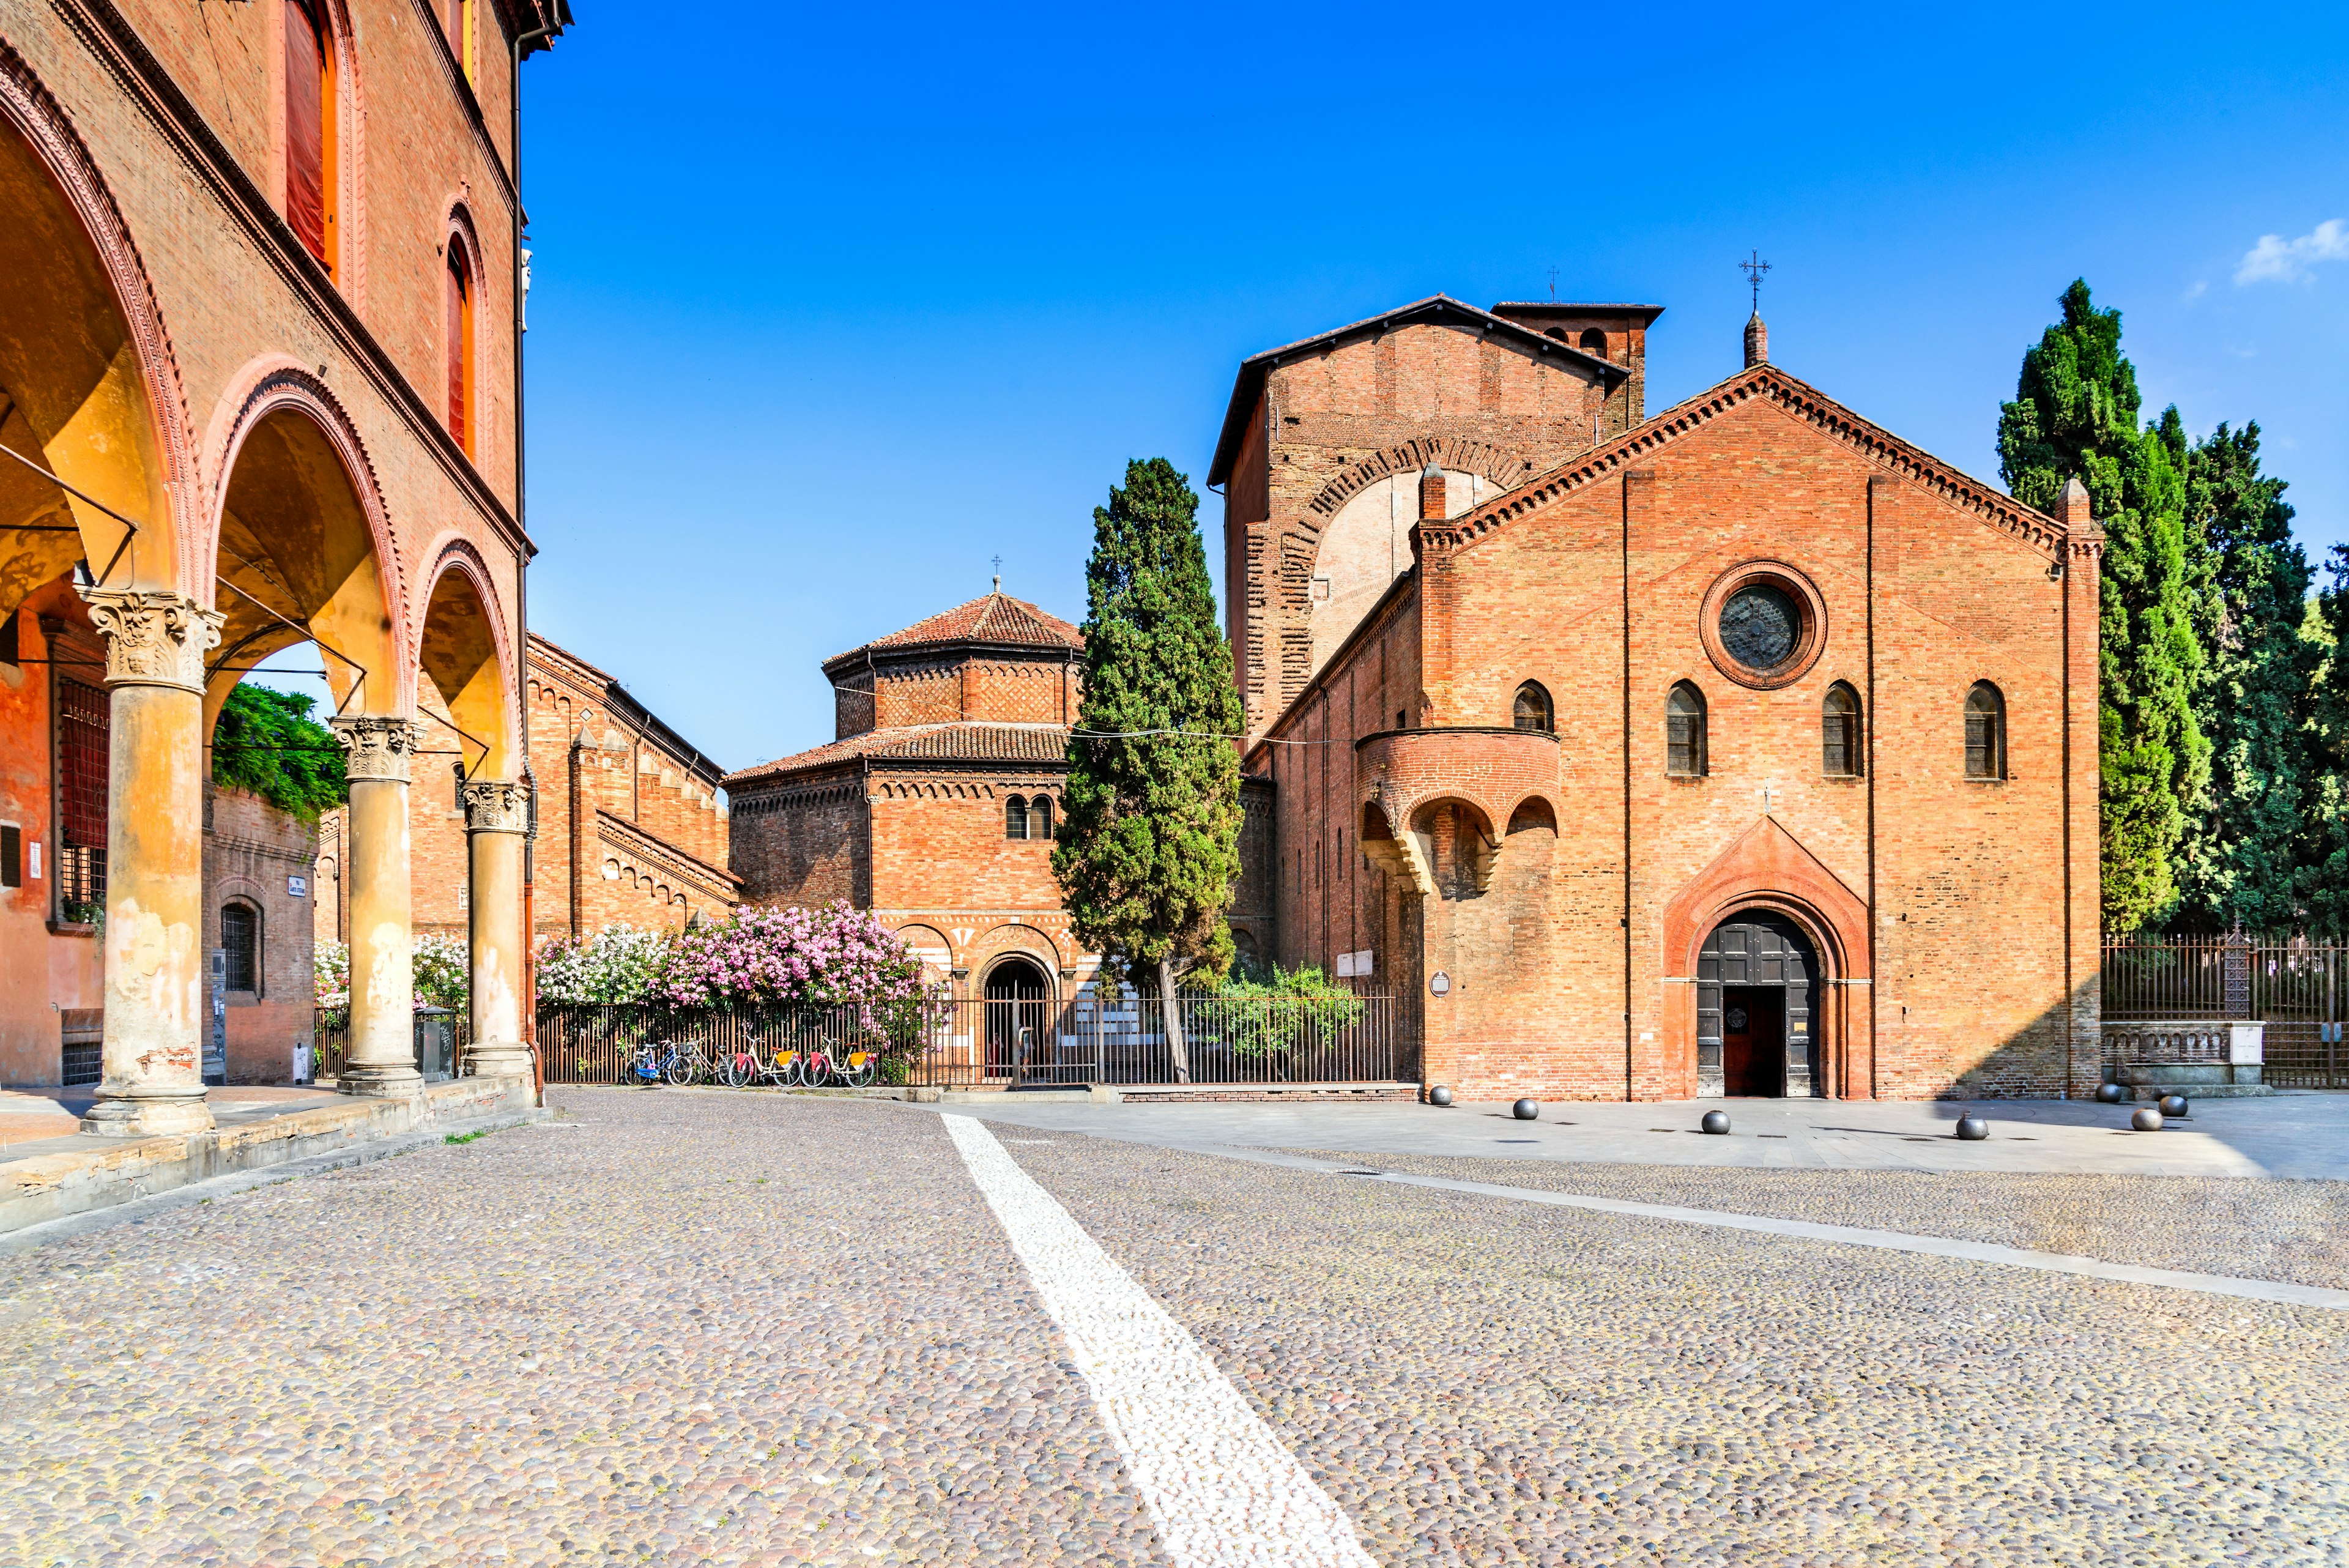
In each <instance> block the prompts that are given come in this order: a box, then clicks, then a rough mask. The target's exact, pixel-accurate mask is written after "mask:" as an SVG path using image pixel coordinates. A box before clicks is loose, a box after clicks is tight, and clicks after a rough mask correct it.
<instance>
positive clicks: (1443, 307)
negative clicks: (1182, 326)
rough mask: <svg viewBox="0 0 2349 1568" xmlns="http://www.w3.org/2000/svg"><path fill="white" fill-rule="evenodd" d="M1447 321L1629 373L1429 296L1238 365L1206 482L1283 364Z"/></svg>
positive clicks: (1228, 456) (1214, 478)
mask: <svg viewBox="0 0 2349 1568" xmlns="http://www.w3.org/2000/svg"><path fill="white" fill-rule="evenodd" d="M1659 308H1660V309H1661V306H1660V307H1659ZM1447 317H1448V318H1450V319H1453V320H1455V321H1457V322H1459V324H1460V325H1462V326H1464V327H1480V328H1482V329H1484V330H1485V331H1488V332H1496V333H1502V334H1506V335H1507V336H1509V337H1514V338H1517V339H1521V340H1522V341H1523V343H1524V345H1525V346H1526V348H1533V349H1535V350H1537V352H1540V353H1543V354H1561V355H1563V356H1565V358H1567V359H1568V361H1572V362H1578V363H1580V364H1582V365H1585V366H1588V367H1589V368H1590V369H1594V370H1597V371H1599V374H1600V376H1601V377H1602V378H1605V377H1612V378H1614V379H1616V380H1618V381H1619V380H1622V379H1625V378H1627V377H1629V376H1630V374H1631V372H1630V369H1629V368H1627V367H1625V366H1622V365H1618V364H1616V363H1615V362H1614V361H1612V360H1609V359H1601V358H1599V357H1598V356H1597V355H1595V354H1585V353H1584V352H1583V351H1582V350H1581V349H1579V348H1576V347H1575V346H1574V345H1573V344H1571V343H1561V342H1559V341H1558V340H1557V338H1555V337H1544V336H1543V335H1542V334H1541V333H1539V332H1537V331H1535V330H1534V329H1533V328H1532V327H1527V326H1526V324H1525V323H1524V322H1522V321H1512V320H1510V319H1509V318H1508V317H1506V316H1495V315H1494V314H1493V313H1492V312H1491V311H1489V310H1479V309H1478V308H1477V307H1476V306H1473V305H1471V304H1469V303H1468V302H1467V301H1466V300H1464V299H1454V298H1453V297H1452V296H1450V295H1448V294H1431V295H1429V296H1427V297H1426V298H1425V299H1414V300H1413V301H1412V302H1411V303H1410V304H1409V305H1401V306H1396V307H1395V308H1394V309H1392V310H1389V311H1385V312H1382V313H1381V314H1380V315H1377V316H1366V317H1363V318H1362V319H1361V320H1360V321H1350V322H1348V323H1347V324H1346V325H1345V326H1343V327H1331V328H1330V330H1329V331H1327V332H1318V333H1315V334H1314V335H1313V336H1312V337H1300V338H1299V339H1298V340H1297V341H1296V342H1294V343H1284V344H1282V345H1281V346H1280V347H1279V348H1268V349H1266V350H1265V351H1264V352H1263V353H1261V354H1254V355H1250V356H1249V357H1248V358H1246V359H1243V360H1241V361H1240V369H1239V375H1238V377H1237V379H1235V380H1234V381H1233V383H1232V400H1231V402H1230V403H1229V404H1228V405H1227V406H1226V408H1225V410H1224V429H1223V433H1222V434H1221V435H1219V436H1218V437H1216V458H1215V461H1214V462H1211V463H1210V464H1208V465H1207V483H1209V484H1221V483H1224V482H1225V481H1226V479H1228V478H1230V477H1231V468H1232V462H1233V459H1234V458H1236V457H1237V455H1238V453H1239V448H1240V441H1242V440H1243V439H1244V437H1245V434H1246V431H1247V418H1248V410H1251V409H1253V408H1255V407H1256V401H1257V397H1258V396H1259V395H1261V394H1262V392H1263V390H1264V381H1265V378H1266V377H1267V376H1268V375H1270V374H1271V373H1272V372H1273V371H1274V370H1275V369H1278V368H1279V366H1280V364H1281V362H1282V361H1283V360H1285V359H1290V358H1296V357H1297V356H1299V355H1301V354H1304V353H1307V352H1309V351H1310V350H1314V349H1321V348H1336V347H1337V346H1338V345H1339V344H1340V343H1341V342H1343V341H1344V340H1346V339H1348V338H1350V337H1362V336H1364V335H1366V334H1376V333H1381V332H1384V331H1386V330H1387V329H1389V328H1390V327H1397V326H1401V325H1403V324H1406V323H1409V322H1413V321H1438V320H1444V319H1445V318H1447Z"/></svg>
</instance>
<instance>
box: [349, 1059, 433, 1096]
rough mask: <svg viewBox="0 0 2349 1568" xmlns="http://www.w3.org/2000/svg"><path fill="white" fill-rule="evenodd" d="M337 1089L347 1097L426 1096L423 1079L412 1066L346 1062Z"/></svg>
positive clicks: (397, 1063) (402, 1063)
mask: <svg viewBox="0 0 2349 1568" xmlns="http://www.w3.org/2000/svg"><path fill="white" fill-rule="evenodd" d="M335 1086H336V1088H338V1089H340V1090H341V1091H342V1092H343V1093H344V1094H346V1095H366V1096H371V1097H373V1098H376V1099H379V1100H412V1099H414V1098H415V1097H416V1096H419V1095H420V1094H422V1093H423V1092H424V1075H423V1074H421V1073H419V1072H418V1071H417V1070H416V1064H415V1063H413V1062H346V1063H344V1064H343V1072H342V1076H340V1077H339V1078H337V1079H336V1080H335Z"/></svg>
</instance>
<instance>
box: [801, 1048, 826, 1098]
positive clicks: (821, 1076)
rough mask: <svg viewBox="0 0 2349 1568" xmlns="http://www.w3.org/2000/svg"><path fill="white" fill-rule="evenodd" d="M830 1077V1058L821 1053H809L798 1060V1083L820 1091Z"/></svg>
mask: <svg viewBox="0 0 2349 1568" xmlns="http://www.w3.org/2000/svg"><path fill="white" fill-rule="evenodd" d="M831 1076H832V1058H831V1057H829V1056H827V1055H825V1054H823V1052H821V1051H810V1052H809V1053H807V1054H805V1055H803V1056H802V1057H801V1058H800V1082H801V1083H802V1084H804V1085H807V1086H808V1087H809V1088H811V1089H821V1088H823V1085H824V1082H825V1080H826V1079H828V1078H830V1077H831Z"/></svg>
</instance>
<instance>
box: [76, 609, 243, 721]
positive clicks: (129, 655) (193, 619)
mask: <svg viewBox="0 0 2349 1568" xmlns="http://www.w3.org/2000/svg"><path fill="white" fill-rule="evenodd" d="M80 592H81V597H82V598H83V599H84V600H85V601H86V602H87V603H88V605H89V618H90V620H91V621H92V622H93V623H95V624H96V626H97V627H98V635H99V636H101V637H103V638H105V639H106V684H107V686H108V687H109V689H111V688H114V687H117V686H169V687H173V688H176V689H177V690H179V691H193V692H196V693H198V694H202V691H203V689H204V655H205V653H206V652H208V651H209V650H210V649H212V647H213V646H214V645H215V644H217V643H218V642H219V641H220V639H221V622H222V620H224V619H225V618H226V617H224V616H223V615H222V613H221V612H220V611H219V610H209V609H206V608H204V607H203V606H202V605H200V604H198V603H196V601H195V600H193V599H191V598H190V597H188V596H187V595H185V594H178V593H172V592H171V591H169V590H167V589H151V588H98V587H90V588H83V589H81V590H80Z"/></svg>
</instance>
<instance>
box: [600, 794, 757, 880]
mask: <svg viewBox="0 0 2349 1568" xmlns="http://www.w3.org/2000/svg"><path fill="white" fill-rule="evenodd" d="M595 841H596V843H598V844H599V845H602V846H605V847H607V848H610V849H614V850H616V851H618V852H619V853H621V854H623V855H626V856H627V857H630V858H632V859H636V860H640V861H647V862H650V863H651V864H652V865H653V866H654V867H656V868H657V869H658V870H661V871H663V872H665V873H667V875H668V876H669V877H672V878H673V879H675V880H677V881H680V882H684V883H687V884H688V885H690V886H693V887H696V888H699V889H700V890H701V891H703V892H705V893H707V894H709V896H710V897H712V898H719V899H722V900H724V901H725V902H727V903H729V904H731V903H734V902H736V901H737V900H738V899H740V898H741V888H742V878H741V877H737V876H736V875H734V873H733V872H731V871H729V870H727V869H725V868H724V867H719V866H712V865H711V864H709V861H707V860H703V859H700V858H698V857H695V856H691V855H688V854H687V853H686V852H685V851H684V850H682V849H679V848H678V846H676V845H674V844H671V843H669V842H668V841H667V839H663V838H656V837H654V836H652V835H651V834H649V833H647V832H646V831H645V830H644V829H643V828H641V827H638V826H636V824H634V823H632V822H629V821H626V819H624V818H621V817H617V816H615V815H612V814H611V813H610V812H608V811H604V810H601V809H598V810H597V811H596V813H595Z"/></svg>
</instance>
